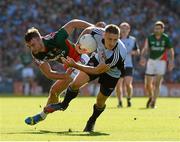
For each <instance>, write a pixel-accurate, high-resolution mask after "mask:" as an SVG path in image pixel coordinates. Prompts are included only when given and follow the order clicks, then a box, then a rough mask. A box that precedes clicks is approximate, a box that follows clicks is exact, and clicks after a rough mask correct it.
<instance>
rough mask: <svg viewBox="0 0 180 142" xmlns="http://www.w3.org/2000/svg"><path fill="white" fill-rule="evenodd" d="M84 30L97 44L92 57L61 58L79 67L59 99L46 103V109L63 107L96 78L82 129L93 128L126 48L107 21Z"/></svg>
mask: <svg viewBox="0 0 180 142" xmlns="http://www.w3.org/2000/svg"><path fill="white" fill-rule="evenodd" d="M84 33H91V34H92V35H93V36H94V38H95V40H96V42H97V45H98V48H97V53H96V54H95V55H94V56H92V57H91V59H90V61H89V63H88V65H89V66H84V65H81V64H78V63H76V62H75V61H74V60H73V59H72V58H67V59H65V58H64V59H63V62H64V63H65V64H67V65H68V66H72V67H74V68H77V69H79V70H81V72H80V73H79V74H78V76H77V77H76V79H75V80H74V81H73V82H72V83H71V85H70V86H69V87H68V89H67V92H66V95H65V98H64V100H63V101H62V103H58V104H52V105H49V106H47V107H45V110H46V111H47V112H54V111H56V110H65V109H66V108H67V107H68V105H69V103H70V101H71V100H72V99H74V98H75V97H76V96H77V95H78V90H79V88H80V87H81V86H83V85H84V84H85V83H87V82H90V81H92V80H94V79H96V78H99V80H98V82H99V83H100V91H99V93H98V95H97V100H96V104H94V105H93V114H92V116H91V117H90V118H89V120H88V121H87V124H86V127H85V128H84V131H88V132H89V131H93V128H94V125H95V122H96V119H97V118H98V117H99V116H100V114H101V113H102V112H103V111H104V109H105V107H106V105H105V102H106V100H107V99H108V97H109V96H110V95H111V92H112V91H113V90H114V88H115V86H116V84H117V81H118V79H119V77H120V75H123V74H124V60H125V57H126V54H127V53H126V52H127V51H126V48H125V46H124V44H123V43H122V42H121V41H120V40H119V37H120V30H119V27H118V26H116V25H113V24H110V25H107V26H106V27H105V31H104V30H103V29H98V28H89V29H86V30H85V31H84Z"/></svg>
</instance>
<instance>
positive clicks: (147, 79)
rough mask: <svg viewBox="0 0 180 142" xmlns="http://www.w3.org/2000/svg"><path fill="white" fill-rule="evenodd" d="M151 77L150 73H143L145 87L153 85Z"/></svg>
mask: <svg viewBox="0 0 180 142" xmlns="http://www.w3.org/2000/svg"><path fill="white" fill-rule="evenodd" d="M153 78H154V76H152V75H145V87H148V86H151V85H153Z"/></svg>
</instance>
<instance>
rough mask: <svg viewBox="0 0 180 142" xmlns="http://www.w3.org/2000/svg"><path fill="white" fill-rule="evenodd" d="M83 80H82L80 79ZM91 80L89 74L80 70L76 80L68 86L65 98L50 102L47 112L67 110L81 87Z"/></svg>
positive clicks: (46, 108)
mask: <svg viewBox="0 0 180 142" xmlns="http://www.w3.org/2000/svg"><path fill="white" fill-rule="evenodd" d="M79 80H81V81H79ZM88 81H89V76H88V75H87V74H86V73H84V72H80V73H79V74H78V75H77V76H76V78H75V80H74V81H73V82H72V83H71V85H70V86H69V87H68V88H67V91H66V94H65V97H64V100H63V101H62V102H60V103H56V104H50V105H48V106H46V107H45V108H44V110H45V112H48V113H52V112H54V111H58V110H63V111H64V110H65V109H66V108H67V107H68V106H69V103H70V102H71V100H73V99H74V98H76V97H77V95H78V92H79V88H80V87H81V86H83V85H84V84H85V83H87V82H88Z"/></svg>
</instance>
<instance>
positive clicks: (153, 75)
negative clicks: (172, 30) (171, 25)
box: [140, 21, 174, 108]
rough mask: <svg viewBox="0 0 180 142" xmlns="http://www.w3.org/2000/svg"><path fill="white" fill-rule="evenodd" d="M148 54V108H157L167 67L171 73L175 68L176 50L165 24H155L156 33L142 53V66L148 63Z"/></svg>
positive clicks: (146, 78) (146, 81) (146, 86)
mask: <svg viewBox="0 0 180 142" xmlns="http://www.w3.org/2000/svg"><path fill="white" fill-rule="evenodd" d="M167 50H168V51H169V54H170V58H168V54H167ZM147 52H148V53H149V58H148V60H147V67H146V73H145V90H146V92H147V94H148V95H149V100H148V102H147V105H146V107H147V108H149V107H151V108H155V103H156V99H157V97H158V95H159V94H160V87H161V83H162V80H163V75H164V74H165V72H166V67H167V65H168V71H171V70H172V69H173V67H174V49H173V48H172V44H171V42H170V39H169V37H168V35H167V34H165V33H164V23H163V22H162V21H157V22H156V23H155V24H154V33H152V34H151V35H150V36H148V38H147V39H146V41H145V45H144V48H143V50H142V53H141V54H142V57H141V61H140V63H141V64H142V65H145V63H146V59H145V56H144V55H146V53H147Z"/></svg>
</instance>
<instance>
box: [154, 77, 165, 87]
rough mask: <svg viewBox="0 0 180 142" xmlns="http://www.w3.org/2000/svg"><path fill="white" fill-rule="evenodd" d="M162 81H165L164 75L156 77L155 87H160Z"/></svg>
mask: <svg viewBox="0 0 180 142" xmlns="http://www.w3.org/2000/svg"><path fill="white" fill-rule="evenodd" d="M162 81H163V75H157V76H156V77H155V82H154V84H155V86H156V87H159V86H160V85H161V83H162Z"/></svg>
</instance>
